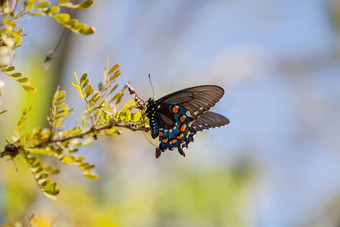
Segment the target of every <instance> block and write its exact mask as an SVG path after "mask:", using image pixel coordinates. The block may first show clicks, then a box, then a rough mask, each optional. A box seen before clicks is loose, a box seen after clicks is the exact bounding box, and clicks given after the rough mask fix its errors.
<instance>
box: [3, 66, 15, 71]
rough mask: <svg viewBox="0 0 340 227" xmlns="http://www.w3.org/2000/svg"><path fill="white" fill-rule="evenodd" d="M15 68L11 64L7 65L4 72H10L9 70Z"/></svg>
mask: <svg viewBox="0 0 340 227" xmlns="http://www.w3.org/2000/svg"><path fill="white" fill-rule="evenodd" d="M14 69H15V67H14V66H13V65H12V66H9V67H7V68H6V69H5V72H10V71H13V70H14Z"/></svg>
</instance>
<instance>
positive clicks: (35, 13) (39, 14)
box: [32, 12, 46, 16]
mask: <svg viewBox="0 0 340 227" xmlns="http://www.w3.org/2000/svg"><path fill="white" fill-rule="evenodd" d="M32 15H33V16H45V15H46V13H44V12H34V13H32Z"/></svg>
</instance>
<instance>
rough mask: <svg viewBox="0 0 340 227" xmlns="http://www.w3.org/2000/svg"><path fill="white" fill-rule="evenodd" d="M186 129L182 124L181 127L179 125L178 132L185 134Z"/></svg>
mask: <svg viewBox="0 0 340 227" xmlns="http://www.w3.org/2000/svg"><path fill="white" fill-rule="evenodd" d="M186 128H187V126H185V124H183V125H181V127H180V128H179V130H180V131H181V132H185V130H186Z"/></svg>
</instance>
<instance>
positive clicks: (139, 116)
mask: <svg viewBox="0 0 340 227" xmlns="http://www.w3.org/2000/svg"><path fill="white" fill-rule="evenodd" d="M141 116H142V114H141V113H140V112H137V113H135V114H134V116H133V119H132V120H133V122H137V121H139V119H140V118H141Z"/></svg>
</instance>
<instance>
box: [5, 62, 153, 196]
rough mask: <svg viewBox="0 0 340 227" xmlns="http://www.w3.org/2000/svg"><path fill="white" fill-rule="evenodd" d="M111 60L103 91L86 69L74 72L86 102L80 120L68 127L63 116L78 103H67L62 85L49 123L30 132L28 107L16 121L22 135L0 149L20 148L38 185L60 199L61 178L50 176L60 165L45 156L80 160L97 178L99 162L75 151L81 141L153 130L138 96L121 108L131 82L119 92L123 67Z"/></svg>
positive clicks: (62, 160)
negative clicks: (49, 162)
mask: <svg viewBox="0 0 340 227" xmlns="http://www.w3.org/2000/svg"><path fill="white" fill-rule="evenodd" d="M108 65H109V61H107V66H106V70H105V72H104V78H103V82H101V83H100V84H99V85H98V87H99V91H95V90H94V89H93V86H92V84H91V81H90V78H89V77H88V75H87V74H86V73H84V74H83V75H82V76H81V77H80V79H79V78H78V76H77V74H76V73H74V75H75V80H76V81H75V82H72V85H73V86H74V87H75V88H76V89H77V90H78V92H79V94H80V97H81V99H82V100H83V101H84V102H85V103H86V108H85V110H84V113H83V114H82V115H81V119H82V124H81V125H80V126H79V125H78V124H77V123H76V124H75V125H74V126H73V127H72V128H70V129H65V128H64V125H63V121H64V120H65V118H66V117H67V116H69V115H71V114H72V112H73V109H70V108H69V107H68V105H67V104H66V103H65V100H66V91H64V90H60V89H59V87H58V88H57V90H56V92H55V94H54V96H53V100H52V107H51V108H50V115H49V116H48V118H47V120H48V123H49V128H40V127H36V128H34V129H33V130H32V132H26V131H25V125H26V123H27V120H28V119H29V112H30V110H31V107H25V108H24V109H23V111H22V115H21V118H20V120H19V121H18V123H17V127H16V129H17V132H18V135H17V136H15V137H13V138H12V141H14V142H10V141H8V143H9V144H8V145H6V147H5V150H4V151H3V152H1V153H0V157H3V156H6V155H8V156H10V157H11V158H15V157H16V156H17V155H19V154H21V155H22V156H24V159H25V161H26V163H27V164H28V166H29V168H30V170H31V172H32V174H33V176H34V179H35V180H36V182H37V185H38V186H39V188H40V190H41V191H42V192H43V193H44V194H45V195H46V196H48V197H49V198H52V199H55V198H56V196H57V195H58V193H59V189H58V187H57V184H56V183H55V182H54V181H53V180H52V179H51V176H53V175H55V174H58V173H59V170H58V169H57V168H55V167H54V166H53V165H49V166H48V167H46V166H47V165H46V164H45V163H44V162H45V160H46V159H45V158H44V157H53V158H54V160H58V161H59V162H60V163H63V164H67V165H75V166H77V167H78V169H79V170H80V172H81V173H82V174H83V175H84V176H85V177H87V178H89V179H97V178H98V176H97V175H96V174H95V173H93V172H92V169H93V168H94V167H95V165H94V164H90V163H88V162H87V161H86V159H85V157H82V156H77V155H75V154H76V152H77V151H78V147H80V146H85V145H88V144H90V143H92V142H94V140H96V139H97V135H100V134H103V135H109V136H113V135H119V134H120V133H121V132H120V130H119V129H120V128H127V129H130V130H133V131H136V130H140V131H147V130H148V128H146V127H145V126H146V118H145V115H144V114H142V113H141V112H140V110H138V108H137V106H136V103H135V101H133V100H130V101H128V102H127V103H126V104H124V105H123V107H122V109H121V111H117V109H118V108H119V105H120V102H121V100H122V97H123V96H124V91H125V90H126V88H127V86H128V85H125V86H124V87H123V88H122V90H120V91H118V92H116V89H117V87H118V84H117V83H115V80H116V79H117V78H118V76H119V75H121V72H120V71H119V70H118V67H119V66H118V65H114V66H113V67H111V68H110V69H109V70H108V68H109V67H108Z"/></svg>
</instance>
